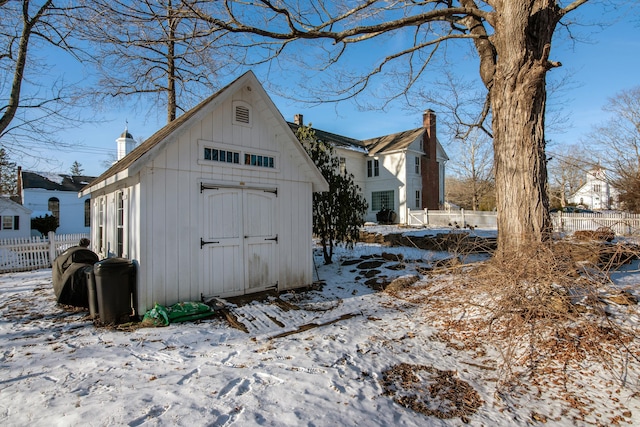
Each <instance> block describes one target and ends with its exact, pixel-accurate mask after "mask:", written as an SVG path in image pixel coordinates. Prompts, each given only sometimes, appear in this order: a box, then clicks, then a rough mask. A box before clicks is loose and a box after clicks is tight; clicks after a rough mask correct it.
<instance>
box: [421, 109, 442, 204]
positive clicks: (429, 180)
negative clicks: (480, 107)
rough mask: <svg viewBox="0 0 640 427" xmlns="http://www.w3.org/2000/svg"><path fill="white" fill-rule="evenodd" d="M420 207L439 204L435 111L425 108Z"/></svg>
mask: <svg viewBox="0 0 640 427" xmlns="http://www.w3.org/2000/svg"><path fill="white" fill-rule="evenodd" d="M422 127H424V134H423V137H422V151H424V155H423V156H422V161H421V162H420V172H421V174H422V208H423V209H425V208H426V209H438V208H439V205H440V167H439V165H438V161H437V146H438V140H437V138H436V113H435V112H434V111H433V110H430V109H427V110H426V111H425V112H424V114H423V115H422Z"/></svg>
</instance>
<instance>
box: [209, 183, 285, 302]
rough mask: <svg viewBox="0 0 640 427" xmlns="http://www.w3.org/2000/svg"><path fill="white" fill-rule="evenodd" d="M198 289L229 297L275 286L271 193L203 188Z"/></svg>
mask: <svg viewBox="0 0 640 427" xmlns="http://www.w3.org/2000/svg"><path fill="white" fill-rule="evenodd" d="M202 194H203V198H204V201H203V204H202V205H203V213H202V219H203V224H202V225H201V230H202V236H201V238H200V247H201V250H202V254H203V257H202V267H201V268H202V286H201V290H202V293H203V295H205V296H220V297H225V296H233V295H242V294H244V293H251V292H258V291H262V290H266V289H269V288H274V287H276V286H277V277H278V275H277V273H278V272H277V271H276V269H277V262H276V261H277V259H276V257H277V239H278V236H277V234H276V232H275V221H276V198H277V196H276V194H275V192H270V191H265V190H258V189H255V190H254V189H239V188H223V187H220V188H212V189H206V188H203V190H202Z"/></svg>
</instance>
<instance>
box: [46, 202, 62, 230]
mask: <svg viewBox="0 0 640 427" xmlns="http://www.w3.org/2000/svg"><path fill="white" fill-rule="evenodd" d="M47 209H48V210H49V212H51V214H52V215H53V216H55V217H56V218H57V220H58V226H59V225H60V200H58V198H57V197H52V198H50V199H49V203H47Z"/></svg>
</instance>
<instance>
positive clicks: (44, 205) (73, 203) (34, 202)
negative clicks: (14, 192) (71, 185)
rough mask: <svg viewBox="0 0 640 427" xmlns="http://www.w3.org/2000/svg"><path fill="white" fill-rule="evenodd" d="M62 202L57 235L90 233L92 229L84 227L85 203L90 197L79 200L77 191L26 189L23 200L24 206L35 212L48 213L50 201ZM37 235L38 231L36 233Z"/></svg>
mask: <svg viewBox="0 0 640 427" xmlns="http://www.w3.org/2000/svg"><path fill="white" fill-rule="evenodd" d="M52 197H56V198H58V200H59V201H60V226H59V227H58V228H57V229H56V233H57V234H75V233H89V230H90V227H85V226H84V201H85V200H87V199H89V196H84V197H81V198H79V197H78V193H76V192H75V191H51V190H45V189H43V188H25V189H24V190H23V195H22V200H24V206H25V207H26V208H27V209H30V210H31V211H33V212H47V211H48V210H49V199H50V198H52ZM35 233H36V234H37V231H36V232H35Z"/></svg>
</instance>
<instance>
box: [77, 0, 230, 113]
mask: <svg viewBox="0 0 640 427" xmlns="http://www.w3.org/2000/svg"><path fill="white" fill-rule="evenodd" d="M201 1H202V0H182V1H181V0H142V1H135V2H131V1H126V0H84V4H85V6H86V7H87V8H88V9H89V10H90V12H89V14H88V15H89V16H86V15H85V16H84V17H82V19H81V20H80V21H78V22H77V23H76V25H77V26H78V28H80V29H81V32H82V35H83V37H84V38H86V39H87V40H89V41H90V42H91V43H92V45H94V46H96V49H97V51H96V54H95V55H93V56H92V58H91V60H92V62H93V63H94V64H95V65H96V68H97V70H98V72H99V75H100V80H99V82H98V85H97V88H93V91H94V93H95V94H96V95H97V96H98V97H99V98H100V99H101V100H104V99H110V98H119V99H120V100H122V101H124V100H125V99H127V100H129V99H131V98H136V101H140V100H142V99H145V98H147V97H149V96H150V97H154V98H155V101H154V102H153V106H154V107H152V109H153V108H155V107H157V106H159V105H166V110H167V122H171V121H172V120H174V119H175V118H176V116H177V115H179V112H180V111H182V112H183V111H186V110H188V109H189V108H191V107H192V106H193V105H195V103H197V102H199V101H200V100H201V99H202V96H203V93H207V92H212V91H214V90H216V89H218V88H219V80H220V78H221V77H223V76H224V72H225V69H226V68H229V69H230V70H232V69H233V66H234V64H235V62H234V48H233V46H231V45H227V44H224V41H223V39H224V34H225V33H226V32H225V31H223V30H219V29H213V30H212V29H211V28H210V26H209V25H206V24H204V23H203V22H202V21H198V20H195V19H193V16H192V15H191V14H188V13H186V12H187V11H188V10H189V9H185V7H186V6H185V5H187V6H189V7H196V6H197V5H198V4H199V3H201Z"/></svg>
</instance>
